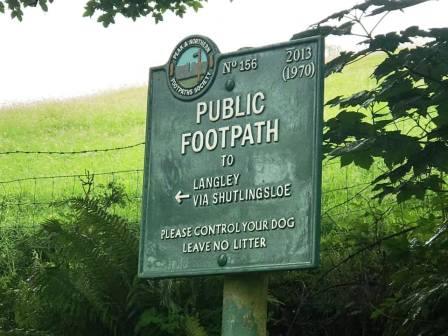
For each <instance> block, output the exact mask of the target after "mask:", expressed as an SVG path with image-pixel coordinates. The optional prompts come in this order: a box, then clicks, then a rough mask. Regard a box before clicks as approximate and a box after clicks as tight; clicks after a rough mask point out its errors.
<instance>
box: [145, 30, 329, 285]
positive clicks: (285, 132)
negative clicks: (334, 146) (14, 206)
mask: <svg viewBox="0 0 448 336" xmlns="http://www.w3.org/2000/svg"><path fill="white" fill-rule="evenodd" d="M204 40H205V42H203V41H202V40H198V39H196V40H194V41H196V44H189V43H188V42H182V43H180V44H179V45H178V46H181V47H178V48H177V49H176V50H178V52H176V51H175V52H173V55H172V57H171V59H170V61H169V62H168V64H167V65H165V66H161V67H156V68H152V69H151V71H150V85H149V101H148V124H147V139H146V141H147V142H146V155H145V181H144V190H143V191H144V199H143V210H142V230H141V247H140V260H139V274H140V276H141V277H173V276H190V275H205V274H224V273H236V272H251V271H268V270H286V269H297V268H307V267H315V266H317V264H318V256H319V217H320V196H321V194H320V183H321V153H320V146H321V132H322V94H323V92H322V84H323V76H322V71H323V70H322V64H323V57H322V52H323V42H322V40H321V39H320V38H318V37H316V38H308V39H304V40H295V41H291V42H286V43H282V44H277V45H272V46H267V47H262V48H252V49H245V50H241V51H238V52H233V53H228V54H220V53H219V51H218V50H217V48H216V47H215V46H214V44H213V42H211V41H209V40H207V39H204ZM186 41H188V39H186ZM192 41H193V40H192ZM197 41H199V42H197ZM207 41H209V44H210V46H211V48H208V46H207V45H205V46H204V47H203V48H204V49H203V50H201V48H202V46H203V45H204V44H203V43H206V42H207ZM187 56H188V57H189V58H187ZM186 64H187V65H186ZM187 67H188V71H187V70H185V69H186V68H187ZM195 74H196V75H195ZM176 75H177V77H176ZM201 83H202V84H201Z"/></svg>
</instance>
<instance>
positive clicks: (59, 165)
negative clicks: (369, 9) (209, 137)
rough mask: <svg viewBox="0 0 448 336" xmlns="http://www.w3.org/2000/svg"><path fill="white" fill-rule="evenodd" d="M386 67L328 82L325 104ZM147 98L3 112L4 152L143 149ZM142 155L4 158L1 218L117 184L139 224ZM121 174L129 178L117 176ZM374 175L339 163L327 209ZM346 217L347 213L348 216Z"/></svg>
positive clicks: (356, 70)
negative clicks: (128, 195)
mask: <svg viewBox="0 0 448 336" xmlns="http://www.w3.org/2000/svg"><path fill="white" fill-rule="evenodd" d="M380 60H381V58H380V56H371V57H368V58H365V59H363V60H361V61H359V62H357V63H354V64H352V65H350V66H349V67H348V68H347V69H346V70H345V71H344V72H343V73H342V74H335V75H332V76H331V77H330V78H328V79H326V81H325V100H328V99H331V98H332V97H334V96H336V95H341V94H349V93H351V92H355V91H357V90H362V89H365V88H368V87H370V86H373V85H374V84H375V83H374V81H373V80H372V79H370V73H371V72H372V71H373V69H374V67H375V64H377V63H378V62H379V61H380ZM146 94H147V90H146V88H145V87H139V88H130V89H124V90H120V91H113V92H109V93H106V94H101V95H96V96H90V97H83V98H76V99H70V100H64V101H48V102H43V103H37V104H32V105H24V106H15V107H11V108H6V109H2V110H0V136H1V138H0V140H1V141H0V152H8V151H16V150H23V151H82V150H90V149H105V148H114V147H122V146H128V145H134V144H138V143H142V142H143V141H144V136H145V121H146V99H147V98H146ZM335 113H337V111H336V110H331V109H325V119H327V118H329V117H331V116H333V115H335ZM143 154H144V146H142V145H139V146H135V147H133V148H129V149H125V150H117V151H110V152H98V153H87V154H77V155H46V154H31V155H24V154H10V155H1V161H0V207H1V205H2V203H1V202H2V200H3V204H6V205H5V206H4V208H3V211H2V213H1V214H0V223H1V222H2V218H3V221H5V218H7V219H9V220H7V221H8V222H14V223H18V222H22V223H33V224H35V223H38V222H39V221H41V220H42V219H44V218H45V217H46V216H47V215H48V213H54V211H55V209H54V208H55V207H54V202H55V201H59V200H62V199H66V198H67V197H70V196H73V195H79V194H81V193H83V192H86V191H87V190H89V189H95V188H96V187H98V186H99V185H106V184H108V183H109V182H112V181H116V182H119V183H121V185H123V186H124V188H125V190H126V191H127V193H128V194H130V196H131V197H132V200H133V201H134V202H133V206H132V210H131V213H129V211H127V215H131V217H132V218H134V219H138V217H139V211H140V204H139V202H140V196H141V190H142V189H141V188H142V185H141V184H142V172H141V169H143ZM121 171H124V172H122V173H119V172H121ZM86 172H89V173H90V174H92V173H94V174H95V177H94V179H93V180H90V181H89V179H88V178H87V177H82V176H74V175H84V174H86ZM109 172H117V173H114V174H109ZM98 173H107V174H103V175H101V174H100V175H98ZM376 173H377V169H376V168H375V167H373V168H371V169H370V170H369V171H365V170H362V169H359V168H355V167H345V168H343V169H341V168H340V167H339V164H338V162H337V161H331V162H325V163H324V169H323V189H324V198H323V205H324V209H331V208H332V207H334V206H335V205H337V204H339V203H343V202H344V201H347V200H351V199H352V198H353V195H356V193H357V192H359V190H362V188H365V187H366V184H368V182H369V181H371V180H372V179H373V177H374V176H375V175H376ZM53 176H62V177H60V178H52V177H53ZM36 177H37V178H36ZM41 177H50V178H44V179H42V178H41ZM11 181H12V182H11ZM4 182H7V183H4ZM336 191H337V192H336ZM0 210H1V209H0ZM340 210H341V209H338V211H339V212H341V211H340ZM341 213H344V210H343V209H342V212H341Z"/></svg>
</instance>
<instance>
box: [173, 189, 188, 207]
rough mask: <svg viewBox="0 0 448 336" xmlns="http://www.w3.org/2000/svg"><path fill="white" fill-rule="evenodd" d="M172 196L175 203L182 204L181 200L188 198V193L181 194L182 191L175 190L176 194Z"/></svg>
mask: <svg viewBox="0 0 448 336" xmlns="http://www.w3.org/2000/svg"><path fill="white" fill-rule="evenodd" d="M174 198H175V199H176V201H177V203H179V204H182V201H183V200H184V199H188V198H190V195H188V194H182V191H180V190H179V191H178V192H177V194H176V196H174Z"/></svg>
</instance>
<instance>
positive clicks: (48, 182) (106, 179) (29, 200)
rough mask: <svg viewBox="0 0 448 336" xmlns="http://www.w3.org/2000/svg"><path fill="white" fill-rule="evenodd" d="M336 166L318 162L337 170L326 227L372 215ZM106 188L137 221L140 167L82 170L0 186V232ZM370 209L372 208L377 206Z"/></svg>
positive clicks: (326, 199)
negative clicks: (116, 192)
mask: <svg viewBox="0 0 448 336" xmlns="http://www.w3.org/2000/svg"><path fill="white" fill-rule="evenodd" d="M144 144H145V143H144V142H140V143H136V144H131V145H126V146H119V147H113V148H101V149H88V150H79V151H24V150H13V151H3V152H0V156H2V155H29V154H33V155H35V154H39V155H78V154H86V153H105V152H111V151H121V150H127V149H132V148H135V147H138V146H143V145H144ZM339 164H340V163H339V161H338V160H325V161H324V162H323V173H324V177H325V174H326V172H328V171H335V170H336V171H337V175H338V179H337V182H338V183H325V179H324V183H323V195H322V218H323V220H327V221H331V222H337V221H341V220H343V219H344V217H347V216H354V215H362V214H363V213H365V212H366V211H369V210H372V206H371V205H370V202H371V198H370V196H369V197H367V196H366V195H367V194H369V188H370V185H371V183H370V181H366V182H361V183H360V182H359V179H356V178H355V179H353V178H352V177H351V176H350V169H349V167H342V168H341V167H339V166H338V165H339ZM341 176H342V177H343V178H341ZM327 182H328V181H327ZM333 182H334V181H333ZM351 182H352V183H351ZM111 183H112V184H116V185H120V186H122V187H123V189H124V191H125V193H126V195H127V201H128V202H127V206H126V207H125V208H124V209H119V208H116V207H113V211H114V212H115V211H117V213H118V214H120V215H123V216H124V217H126V218H127V219H128V220H129V221H132V222H136V223H137V222H139V221H140V211H141V202H142V189H143V169H142V168H136V169H131V170H122V171H109V172H91V171H85V172H84V173H82V174H73V175H54V176H35V177H23V178H22V177H17V178H16V179H11V180H4V181H0V229H3V230H4V229H10V228H31V229H37V228H38V227H39V225H40V224H41V223H43V222H44V221H45V220H46V219H48V218H50V217H51V216H55V215H58V214H60V212H61V211H62V210H61V202H63V201H65V200H67V199H70V198H73V197H79V196H82V195H84V194H85V193H86V188H89V192H90V193H93V194H95V193H101V192H104V190H105V188H106V186H108V185H110V184H111ZM396 207H403V205H402V204H401V205H398V204H397V203H396V202H395V201H394V200H390V201H387V202H383V204H382V205H381V209H383V210H384V209H392V208H396ZM405 207H406V209H403V208H402V209H401V211H405V210H406V211H408V212H409V211H420V210H421V209H420V208H422V206H421V204H419V205H418V206H415V204H414V205H405ZM373 208H375V209H377V204H376V205H374V206H373ZM388 211H390V210H388Z"/></svg>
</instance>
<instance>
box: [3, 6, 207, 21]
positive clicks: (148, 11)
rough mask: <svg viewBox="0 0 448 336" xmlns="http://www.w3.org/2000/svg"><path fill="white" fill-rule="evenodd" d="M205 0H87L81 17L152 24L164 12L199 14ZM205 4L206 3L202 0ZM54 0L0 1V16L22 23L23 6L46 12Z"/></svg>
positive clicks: (179, 14) (160, 18)
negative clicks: (141, 19) (118, 18)
mask: <svg viewBox="0 0 448 336" xmlns="http://www.w3.org/2000/svg"><path fill="white" fill-rule="evenodd" d="M203 1H204V0H88V1H87V2H86V5H85V7H84V16H88V17H92V16H94V15H95V14H98V18H97V20H98V22H101V23H102V24H103V26H104V27H107V26H109V25H110V24H111V23H115V17H116V16H117V15H118V14H121V15H122V16H124V17H125V18H130V19H132V20H134V21H135V20H136V19H137V18H139V17H144V16H148V15H150V16H152V17H153V18H154V20H155V22H156V23H157V22H159V21H162V20H163V15H164V14H165V13H166V12H172V13H174V14H175V15H177V16H180V17H182V16H183V15H184V14H185V13H186V11H187V9H188V8H192V9H193V10H194V11H198V10H199V9H200V8H202V2H203ZM205 1H207V0H205ZM51 3H53V0H0V13H5V11H9V12H10V13H11V17H12V18H13V19H18V20H19V21H22V19H23V10H24V8H26V7H36V6H39V7H40V8H41V9H42V10H43V11H48V5H49V4H51Z"/></svg>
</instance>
